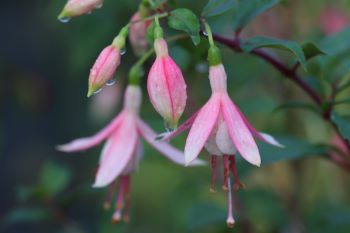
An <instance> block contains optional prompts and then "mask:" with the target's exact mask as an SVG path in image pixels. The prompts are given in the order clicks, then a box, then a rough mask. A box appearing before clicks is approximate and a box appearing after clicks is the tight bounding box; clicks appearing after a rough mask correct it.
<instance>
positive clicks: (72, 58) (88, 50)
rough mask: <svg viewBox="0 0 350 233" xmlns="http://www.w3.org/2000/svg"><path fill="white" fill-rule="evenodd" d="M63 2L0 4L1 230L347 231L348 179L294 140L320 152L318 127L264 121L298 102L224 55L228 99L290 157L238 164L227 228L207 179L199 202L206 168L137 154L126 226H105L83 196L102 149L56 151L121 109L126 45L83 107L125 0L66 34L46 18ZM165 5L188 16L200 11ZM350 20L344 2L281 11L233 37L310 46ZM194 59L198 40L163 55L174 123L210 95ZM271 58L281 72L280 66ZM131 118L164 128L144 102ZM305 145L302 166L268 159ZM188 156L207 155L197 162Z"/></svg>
mask: <svg viewBox="0 0 350 233" xmlns="http://www.w3.org/2000/svg"><path fill="white" fill-rule="evenodd" d="M64 4H65V1H64V0H50V1H43V0H31V1H20V0H12V1H3V2H2V3H1V4H0V6H1V7H0V18H1V20H0V25H1V36H0V72H1V73H0V74H1V79H0V104H1V115H0V119H1V121H0V122H1V124H0V151H1V154H0V184H1V186H0V187H1V191H0V197H1V198H0V224H1V226H0V232H11V233H17V232H28V233H31V232H33V233H34V232H67V233H80V232H81V233H83V232H89V233H90V232H99V233H109V232H142V233H147V232H150V233H151V232H152V233H155V232H208V233H209V232H247V233H249V232H262V233H264V232H266V233H272V232H285V233H287V232H288V233H289V232H290V233H292V232H293V233H294V232H308V233H309V232H311V233H316V232H317V233H318V232H320V233H321V232H334V233H338V232H339V233H340V232H341V233H343V232H344V233H345V232H349V229H350V203H349V199H350V175H349V174H348V173H347V172H345V171H343V170H342V169H340V168H339V167H337V166H336V165H334V164H333V163H331V162H330V161H329V160H328V159H326V158H323V157H322V156H321V154H322V152H320V151H319V150H317V149H315V148H311V147H310V148H309V147H308V146H309V145H308V144H307V143H305V142H306V141H307V142H310V141H311V142H313V143H318V144H320V143H325V142H328V141H329V139H330V138H331V137H332V133H331V129H330V128H329V126H327V125H326V124H325V123H324V122H323V121H322V120H321V119H320V118H318V117H317V116H315V115H314V114H313V113H309V112H305V111H300V110H283V111H275V109H276V107H278V106H279V105H280V104H283V103H285V102H287V101H290V100H304V99H305V100H307V97H305V95H304V94H303V93H301V92H300V91H299V90H298V89H297V88H295V86H294V84H292V83H290V82H289V81H286V80H285V79H283V77H281V75H280V74H279V73H278V72H277V71H275V70H274V69H273V68H272V67H270V66H269V65H268V64H266V63H265V62H264V61H262V60H260V59H258V58H256V57H253V56H250V55H244V54H235V53H233V52H232V51H230V50H229V49H227V48H225V47H222V51H223V56H224V58H223V61H224V65H225V66H226V69H227V72H228V75H229V80H228V82H229V84H228V86H229V92H230V95H231V97H232V98H233V99H234V100H235V102H236V103H237V104H238V105H239V106H240V107H241V109H242V111H243V112H244V113H245V114H246V115H247V117H248V118H249V119H250V120H251V121H252V122H253V124H254V125H255V126H256V128H258V129H260V130H263V131H266V132H269V133H272V134H275V135H280V136H281V138H282V139H283V142H285V143H286V144H287V145H289V142H290V141H291V140H293V143H291V144H290V145H291V147H290V148H289V149H287V150H286V151H284V152H283V151H277V152H276V150H271V148H269V147H266V146H263V145H262V147H263V148H262V150H263V153H262V154H263V156H266V157H265V160H264V157H263V162H264V161H265V164H266V165H265V166H262V168H259V169H258V168H252V167H250V166H248V165H247V164H246V163H245V162H243V161H241V162H240V167H239V174H240V176H241V179H242V181H243V182H244V183H245V184H246V186H247V188H246V189H245V190H240V191H239V192H238V193H236V194H235V195H234V197H235V198H234V199H235V205H234V211H235V218H236V221H237V224H236V226H235V228H234V229H227V228H226V224H225V220H226V206H225V203H226V194H225V193H224V192H223V191H221V188H220V186H221V184H220V182H218V185H217V192H216V193H215V194H212V193H209V185H210V169H209V168H208V167H201V168H191V169H187V168H183V167H179V166H176V165H173V164H171V163H170V162H168V161H167V160H166V159H164V158H162V157H161V156H160V155H159V154H158V152H156V151H154V150H153V149H151V148H149V147H148V146H147V145H145V158H144V160H143V161H142V163H141V166H140V169H139V172H138V173H137V174H135V175H134V176H133V177H132V210H131V222H130V223H129V224H125V223H121V224H119V225H113V224H112V223H111V215H112V213H113V211H112V210H111V211H104V210H103V208H102V204H103V201H104V198H105V196H106V194H107V190H106V189H93V188H92V187H91V184H92V183H93V180H94V174H95V170H96V165H97V162H98V156H99V153H100V150H101V147H98V148H95V149H92V150H89V151H87V152H84V153H77V154H64V153H60V152H57V151H56V150H55V146H56V145H57V144H60V143H64V142H67V141H70V140H71V139H73V138H76V137H81V136H88V135H92V134H93V133H94V132H96V131H97V130H99V129H100V128H101V127H103V126H104V125H105V124H107V123H108V122H109V121H110V119H112V118H113V116H114V115H115V114H116V113H118V111H119V110H120V107H121V101H122V100H121V99H122V92H123V89H124V86H125V83H126V78H127V72H128V68H129V67H130V66H131V65H132V64H133V62H135V61H136V59H137V58H136V57H135V56H134V55H133V53H132V50H131V48H129V47H128V48H127V52H126V54H125V55H124V56H123V57H122V60H123V61H122V65H121V66H120V69H119V70H118V73H117V82H116V84H115V85H114V86H111V87H106V88H104V89H103V91H102V92H101V93H100V94H99V95H95V96H93V97H92V98H90V99H87V98H86V92H87V78H88V75H89V69H90V67H91V66H92V64H93V62H94V60H95V58H96V57H97V55H98V53H99V52H100V50H101V49H102V48H103V47H104V46H106V45H108V44H109V43H110V42H111V41H112V39H113V38H114V36H115V35H116V34H117V32H118V31H119V29H120V28H121V27H122V26H123V25H125V24H126V23H127V22H128V20H129V18H130V17H131V15H132V14H133V13H134V12H135V11H136V10H137V4H138V1H135V0H130V1H121V0H114V1H112V0H106V1H105V4H104V6H103V8H102V9H100V10H96V11H94V12H93V13H92V14H90V15H86V16H82V17H79V18H74V19H72V20H71V21H70V22H69V23H67V24H62V23H60V22H59V21H58V20H57V19H56V16H57V15H58V13H59V12H60V10H61V8H62V7H63V6H64ZM177 4H178V5H179V6H180V7H188V8H190V9H192V10H193V11H195V12H197V13H198V15H199V13H200V12H201V9H202V8H203V6H204V5H205V4H206V1H204V0H203V1H185V0H182V1H180V0H179V1H177ZM349 20H350V3H349V2H348V1H345V0H343V1H342V0H337V1H331V0H328V1H326V0H308V1H302V0H293V1H286V3H285V4H284V5H281V6H278V7H275V8H273V9H271V10H269V11H267V12H265V13H264V14H262V15H260V16H259V17H258V18H257V19H256V20H255V21H254V22H253V23H251V24H249V26H248V27H247V28H246V29H245V30H244V31H243V36H245V37H250V36H253V35H269V36H274V37H278V38H284V39H292V40H296V41H299V42H305V41H309V40H313V41H318V40H321V39H322V38H323V37H325V36H326V35H329V34H333V33H336V32H337V31H339V30H341V29H342V28H343V27H345V26H346V25H348V24H349ZM331 22H333V23H331ZM211 24H212V25H213V29H214V31H215V32H218V33H221V34H223V35H227V36H232V31H231V30H230V26H229V24H228V23H227V18H225V16H223V17H216V18H214V19H213V20H212V21H211ZM175 33H178V32H175V31H171V30H169V31H167V34H168V35H170V34H175ZM206 48H207V42H206V40H205V39H203V40H202V42H201V44H200V45H199V47H198V48H195V47H194V46H193V45H192V44H191V42H190V41H186V40H185V41H179V42H175V43H172V44H171V49H170V53H171V55H172V56H173V57H174V59H175V60H176V61H177V63H178V64H179V65H180V66H181V68H182V69H183V71H184V76H185V78H186V80H187V83H188V86H189V92H188V93H189V100H188V106H187V109H186V112H185V116H184V117H183V118H182V119H186V118H187V117H188V116H189V115H190V114H191V113H193V112H194V111H195V110H196V109H198V108H199V107H200V106H201V105H202V104H203V103H204V102H205V101H206V99H207V98H208V96H209V95H210V89H209V85H208V79H207V64H206V60H205V57H206ZM278 55H279V56H281V57H282V59H284V60H285V61H286V62H289V63H290V64H292V59H291V58H290V56H288V55H286V54H285V53H281V54H278ZM150 64H151V62H147V63H146V67H149V65H150ZM143 89H144V91H145V85H143ZM343 111H346V109H343ZM141 115H142V117H143V118H144V119H145V120H146V121H147V122H149V123H150V124H151V125H152V126H153V127H154V128H155V129H156V130H157V131H158V132H162V131H163V130H164V127H163V122H162V120H161V118H160V117H159V116H158V115H157V114H156V113H155V111H154V110H153V109H152V107H151V104H150V103H149V100H148V98H147V95H146V94H145V93H144V103H143V109H142V112H141ZM286 135H288V136H286ZM184 139H185V135H181V136H180V137H179V138H177V139H176V140H175V141H174V144H175V145H176V146H178V147H179V148H183V142H184ZM305 147H307V149H309V150H308V153H306V154H307V155H308V156H303V158H300V159H294V160H288V161H281V162H276V160H278V159H276V156H279V155H286V153H287V154H288V153H290V155H291V157H293V158H294V157H301V155H302V153H304V151H305V150H303V149H305ZM301 151H302V152H301ZM201 156H202V157H203V158H207V157H208V156H207V154H206V152H203V153H202V155H201ZM269 156H270V157H269ZM271 156H272V157H271ZM274 156H275V157H274ZM287 156H288V155H287ZM269 158H272V159H271V161H272V162H269Z"/></svg>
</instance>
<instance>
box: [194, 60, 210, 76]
mask: <svg viewBox="0 0 350 233" xmlns="http://www.w3.org/2000/svg"><path fill="white" fill-rule="evenodd" d="M196 71H197V72H199V73H205V72H207V71H208V64H207V63H206V62H200V63H198V64H197V65H196Z"/></svg>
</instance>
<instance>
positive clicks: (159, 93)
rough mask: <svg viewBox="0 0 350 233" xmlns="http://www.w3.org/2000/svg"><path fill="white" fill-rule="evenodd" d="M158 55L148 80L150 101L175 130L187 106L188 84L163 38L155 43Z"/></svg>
mask: <svg viewBox="0 0 350 233" xmlns="http://www.w3.org/2000/svg"><path fill="white" fill-rule="evenodd" d="M154 49H155V52H156V55H157V58H156V60H155V62H154V63H153V65H152V67H151V69H150V71H149V74H148V79H147V89H148V94H149V97H150V100H151V102H152V104H153V107H154V108H155V109H156V111H157V112H158V113H159V114H160V115H161V116H162V117H163V118H164V119H165V121H166V122H167V123H168V125H169V127H170V128H175V127H176V126H177V123H178V121H179V118H180V117H181V115H182V113H183V111H184V109H185V106H186V99H187V93H186V83H185V80H184V78H183V76H182V73H181V70H180V68H179V67H178V66H177V65H176V63H175V62H174V61H173V59H172V58H171V57H170V56H169V53H168V46H167V43H166V41H165V40H164V39H163V38H158V39H156V40H155V41H154Z"/></svg>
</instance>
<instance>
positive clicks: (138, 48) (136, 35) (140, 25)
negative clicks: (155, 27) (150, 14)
mask: <svg viewBox="0 0 350 233" xmlns="http://www.w3.org/2000/svg"><path fill="white" fill-rule="evenodd" d="M141 19H142V17H141V15H140V13H139V12H136V13H135V14H134V15H133V16H132V17H131V20H130V21H131V22H136V21H139V20H141ZM150 24H151V21H150V20H146V21H140V22H136V23H132V24H131V25H130V31H129V39H130V43H131V46H132V48H133V50H134V52H135V54H136V55H138V56H140V55H142V54H143V53H144V52H146V49H147V40H146V33H147V29H148V27H149V25H150Z"/></svg>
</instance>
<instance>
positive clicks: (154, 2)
mask: <svg viewBox="0 0 350 233" xmlns="http://www.w3.org/2000/svg"><path fill="white" fill-rule="evenodd" d="M148 2H149V4H150V5H151V8H152V9H157V8H158V7H160V5H162V4H163V3H165V2H167V0H149V1H148Z"/></svg>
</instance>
